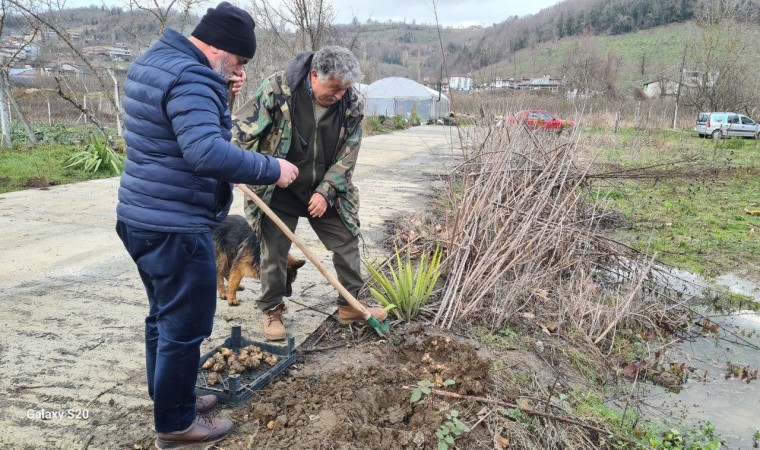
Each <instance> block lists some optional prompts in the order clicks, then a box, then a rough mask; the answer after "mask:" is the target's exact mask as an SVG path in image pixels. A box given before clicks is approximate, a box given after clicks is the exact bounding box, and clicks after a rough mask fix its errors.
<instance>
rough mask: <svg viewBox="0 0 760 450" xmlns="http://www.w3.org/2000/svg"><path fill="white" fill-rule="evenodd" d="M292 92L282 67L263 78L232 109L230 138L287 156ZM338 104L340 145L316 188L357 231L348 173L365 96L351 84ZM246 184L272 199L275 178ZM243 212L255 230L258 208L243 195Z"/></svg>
mask: <svg viewBox="0 0 760 450" xmlns="http://www.w3.org/2000/svg"><path fill="white" fill-rule="evenodd" d="M291 98H292V96H291V88H290V86H288V83H287V78H286V77H285V72H284V71H283V72H278V73H276V74H274V75H272V76H270V77H269V78H266V79H265V80H264V81H263V82H262V84H261V86H260V87H259V89H258V90H257V91H256V94H255V95H254V97H253V98H251V99H250V100H248V101H247V102H246V103H245V104H244V105H243V106H241V107H240V109H238V110H237V111H235V114H234V115H233V120H232V124H233V125H232V139H233V142H234V143H235V144H236V145H238V146H239V147H241V148H244V149H249V150H254V151H257V152H259V153H262V154H265V155H269V156H275V157H277V158H285V157H286V156H287V154H288V151H289V150H290V142H291V139H292V137H293V128H292V118H291V114H290V113H291V110H292V106H291ZM340 106H341V111H343V112H342V114H343V115H344V120H343V121H342V123H341V129H340V133H339V137H338V149H339V150H338V151H336V152H335V157H334V159H333V162H332V165H331V166H330V167H329V168H328V169H327V171H326V173H325V176H324V178H323V179H322V181H321V182H320V183H319V185H318V186H317V188H316V189H315V192H318V193H320V194H322V195H323V196H324V197H325V199H327V202H328V204H329V205H330V206H335V209H336V210H337V212H338V214H339V215H340V217H341V219H342V220H343V222H344V223H345V224H346V227H347V228H348V230H349V231H350V232H351V234H352V235H354V236H357V235H358V234H359V191H358V190H357V189H356V186H354V184H353V183H352V181H351V177H352V176H353V173H354V168H355V167H356V160H357V158H358V156H359V147H360V145H361V140H362V128H361V121H362V119H363V117H364V116H363V113H364V98H363V97H362V96H361V94H359V93H358V92H357V91H356V90H354V89H349V90H348V91H346V94H345V95H344V96H343V98H342V99H341V105H340ZM250 188H251V189H252V190H253V191H254V192H255V193H256V195H258V196H259V197H261V199H262V200H263V201H264V202H265V203H266V204H267V205H268V204H269V203H270V202H271V200H272V194H273V193H274V189H275V185H274V184H270V185H261V186H250ZM245 215H246V218H247V219H248V222H249V223H250V224H251V225H252V226H253V227H254V229H257V230H258V229H259V222H260V220H261V210H260V209H259V208H258V207H257V206H256V205H255V204H254V203H253V201H252V200H250V199H246V200H245Z"/></svg>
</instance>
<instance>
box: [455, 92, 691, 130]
mask: <svg viewBox="0 0 760 450" xmlns="http://www.w3.org/2000/svg"><path fill="white" fill-rule="evenodd" d="M451 104H452V106H451V107H452V110H453V111H456V112H457V113H460V114H467V115H480V113H481V111H482V112H483V113H484V115H485V116H486V117H489V118H492V119H496V118H499V117H503V116H504V115H505V114H511V113H514V112H515V111H519V110H521V109H545V110H548V111H551V112H552V113H554V114H556V115H558V116H560V117H562V118H563V119H570V120H575V121H578V120H579V119H581V118H582V119H583V120H582V125H583V126H589V127H598V128H605V129H609V130H612V129H614V127H615V120H616V118H617V120H618V126H619V127H621V128H622V127H628V128H638V129H670V128H671V126H672V125H673V113H674V110H675V106H676V105H675V99H674V98H660V99H646V100H637V99H634V98H622V99H608V98H604V97H594V98H587V99H582V98H575V99H568V98H565V97H564V96H563V95H562V94H558V93H550V92H547V91H489V92H477V93H471V94H462V93H455V94H453V95H452V103H451ZM697 112H698V111H696V110H694V109H693V108H687V107H685V106H683V105H682V106H681V107H680V108H679V112H678V120H677V122H676V129H677V130H690V129H691V128H693V126H694V120H695V118H696V114H697Z"/></svg>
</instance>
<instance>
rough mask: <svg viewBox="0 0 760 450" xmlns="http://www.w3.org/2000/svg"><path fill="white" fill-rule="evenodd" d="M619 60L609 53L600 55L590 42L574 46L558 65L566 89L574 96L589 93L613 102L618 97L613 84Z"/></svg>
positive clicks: (620, 59)
mask: <svg viewBox="0 0 760 450" xmlns="http://www.w3.org/2000/svg"><path fill="white" fill-rule="evenodd" d="M622 63H623V60H622V57H621V56H619V55H617V54H615V53H614V52H613V51H612V50H609V51H608V52H607V54H606V55H604V54H603V52H602V50H601V49H600V48H599V46H598V44H596V43H595V42H594V41H593V40H591V39H586V40H585V41H584V42H574V43H573V45H572V46H571V47H570V48H569V49H568V50H567V51H566V52H565V54H564V57H563V61H562V76H563V77H565V78H566V79H567V85H568V86H569V88H570V89H575V90H577V94H579V95H580V94H586V93H591V94H595V95H600V94H601V95H603V96H604V97H606V98H608V99H609V98H615V97H616V96H617V95H618V92H617V88H616V83H617V78H618V74H619V73H620V67H621V66H622Z"/></svg>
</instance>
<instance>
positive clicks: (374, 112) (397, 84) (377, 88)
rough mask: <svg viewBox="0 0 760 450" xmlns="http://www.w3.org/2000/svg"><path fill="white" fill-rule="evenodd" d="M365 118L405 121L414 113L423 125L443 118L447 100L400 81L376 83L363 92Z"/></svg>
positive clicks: (436, 93)
mask: <svg viewBox="0 0 760 450" xmlns="http://www.w3.org/2000/svg"><path fill="white" fill-rule="evenodd" d="M361 91H362V93H363V94H364V98H365V100H366V104H365V106H364V114H365V115H367V116H395V115H400V116H402V117H404V118H408V117H409V116H410V115H411V114H412V112H414V111H416V112H417V114H419V115H420V116H421V117H422V120H423V121H428V120H430V119H433V120H435V119H437V118H439V117H447V116H448V115H449V111H450V104H449V99H448V97H446V96H445V95H443V94H439V93H438V91H434V90H433V89H430V88H427V87H425V86H423V85H421V84H420V83H417V82H416V81H412V80H410V79H408V78H403V77H390V78H383V79H382V80H377V81H375V82H374V83H372V84H370V85H369V86H367V87H365V88H363V89H362V90H361Z"/></svg>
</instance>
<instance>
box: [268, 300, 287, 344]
mask: <svg viewBox="0 0 760 450" xmlns="http://www.w3.org/2000/svg"><path fill="white" fill-rule="evenodd" d="M283 312H285V303H280V304H279V305H277V306H275V307H274V308H272V309H270V310H269V311H267V312H265V313H264V314H263V315H262V320H263V322H264V339H266V340H267V341H283V340H285V338H286V337H287V336H288V333H287V332H285V324H284V323H283V321H282V313H283Z"/></svg>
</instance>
